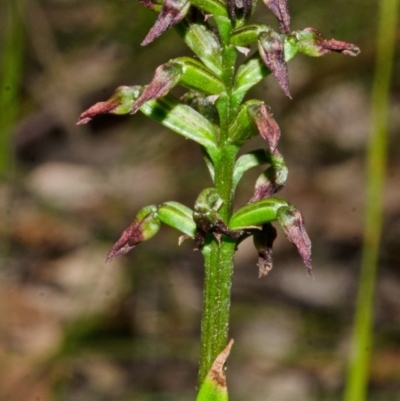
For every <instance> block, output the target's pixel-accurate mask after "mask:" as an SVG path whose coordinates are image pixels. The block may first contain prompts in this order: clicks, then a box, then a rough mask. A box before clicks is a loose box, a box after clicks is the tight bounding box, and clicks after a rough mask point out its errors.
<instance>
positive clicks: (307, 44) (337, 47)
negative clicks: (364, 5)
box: [294, 28, 360, 57]
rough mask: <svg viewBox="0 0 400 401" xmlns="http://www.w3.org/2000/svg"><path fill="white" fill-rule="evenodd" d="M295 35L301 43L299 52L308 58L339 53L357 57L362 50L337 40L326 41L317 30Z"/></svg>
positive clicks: (311, 29)
mask: <svg viewBox="0 0 400 401" xmlns="http://www.w3.org/2000/svg"><path fill="white" fill-rule="evenodd" d="M294 34H295V36H296V38H297V40H298V43H299V51H300V52H302V53H304V54H307V55H308V56H312V57H319V56H324V55H325V54H328V53H330V52H337V53H342V54H345V55H346V56H353V57H355V56H357V55H358V54H359V53H360V48H359V47H357V46H356V45H353V44H352V43H347V42H342V41H340V40H336V39H326V38H324V37H323V36H322V35H321V34H320V33H319V32H318V31H317V30H316V29H315V28H306V29H304V30H302V31H297V32H294Z"/></svg>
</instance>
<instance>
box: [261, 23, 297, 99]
mask: <svg viewBox="0 0 400 401" xmlns="http://www.w3.org/2000/svg"><path fill="white" fill-rule="evenodd" d="M258 51H259V53H260V56H261V59H262V60H263V62H264V64H265V65H266V66H267V67H268V69H269V70H270V71H271V72H272V74H273V76H274V77H275V78H276V80H277V81H278V83H279V85H280V86H281V88H282V89H283V91H284V92H285V95H286V96H287V97H288V98H289V99H291V98H292V97H291V95H290V91H289V77H288V69H287V64H286V62H285V51H284V44H283V41H282V39H281V37H280V35H279V34H278V33H277V32H274V31H272V30H270V31H267V32H261V33H260V34H259V35H258Z"/></svg>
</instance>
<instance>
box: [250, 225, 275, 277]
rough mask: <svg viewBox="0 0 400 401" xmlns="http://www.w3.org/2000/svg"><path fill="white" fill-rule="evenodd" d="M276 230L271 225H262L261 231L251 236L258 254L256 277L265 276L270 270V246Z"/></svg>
mask: <svg viewBox="0 0 400 401" xmlns="http://www.w3.org/2000/svg"><path fill="white" fill-rule="evenodd" d="M275 238H276V229H275V227H274V226H273V225H272V224H271V223H267V224H264V225H263V226H262V230H261V231H255V232H254V234H253V242H254V246H255V248H256V249H257V252H258V263H257V266H258V277H259V278H261V277H263V276H266V275H267V274H268V273H269V272H270V271H271V270H272V245H273V243H274V241H275Z"/></svg>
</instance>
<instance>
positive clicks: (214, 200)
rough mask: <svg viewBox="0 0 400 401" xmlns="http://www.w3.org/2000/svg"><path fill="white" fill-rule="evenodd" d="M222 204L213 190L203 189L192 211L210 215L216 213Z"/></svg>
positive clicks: (216, 192)
mask: <svg viewBox="0 0 400 401" xmlns="http://www.w3.org/2000/svg"><path fill="white" fill-rule="evenodd" d="M222 202H223V201H222V198H221V196H220V194H219V193H218V191H217V190H216V189H215V188H205V189H203V190H202V191H201V192H200V195H199V196H198V197H197V199H196V202H195V205H194V210H195V212H197V213H201V214H212V213H214V212H217V211H218V209H219V208H220V207H221V205H222Z"/></svg>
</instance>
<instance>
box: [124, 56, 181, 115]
mask: <svg viewBox="0 0 400 401" xmlns="http://www.w3.org/2000/svg"><path fill="white" fill-rule="evenodd" d="M181 75H182V68H181V66H180V65H179V64H177V63H174V62H173V61H172V62H169V63H166V64H162V65H160V66H159V67H158V68H157V69H156V71H155V73H154V76H153V79H152V81H151V82H150V84H149V85H148V86H146V88H145V90H144V91H143V93H142V94H141V95H140V96H139V98H138V99H137V100H136V102H135V103H134V104H133V107H132V111H131V114H135V113H136V112H137V111H138V110H139V109H140V107H141V106H142V105H143V104H144V103H146V102H148V101H149V100H153V99H158V98H160V97H162V96H165V95H166V94H167V93H168V92H169V91H170V90H171V89H172V88H173V87H174V86H175V85H176V84H177V83H178V81H179V78H180V77H181Z"/></svg>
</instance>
